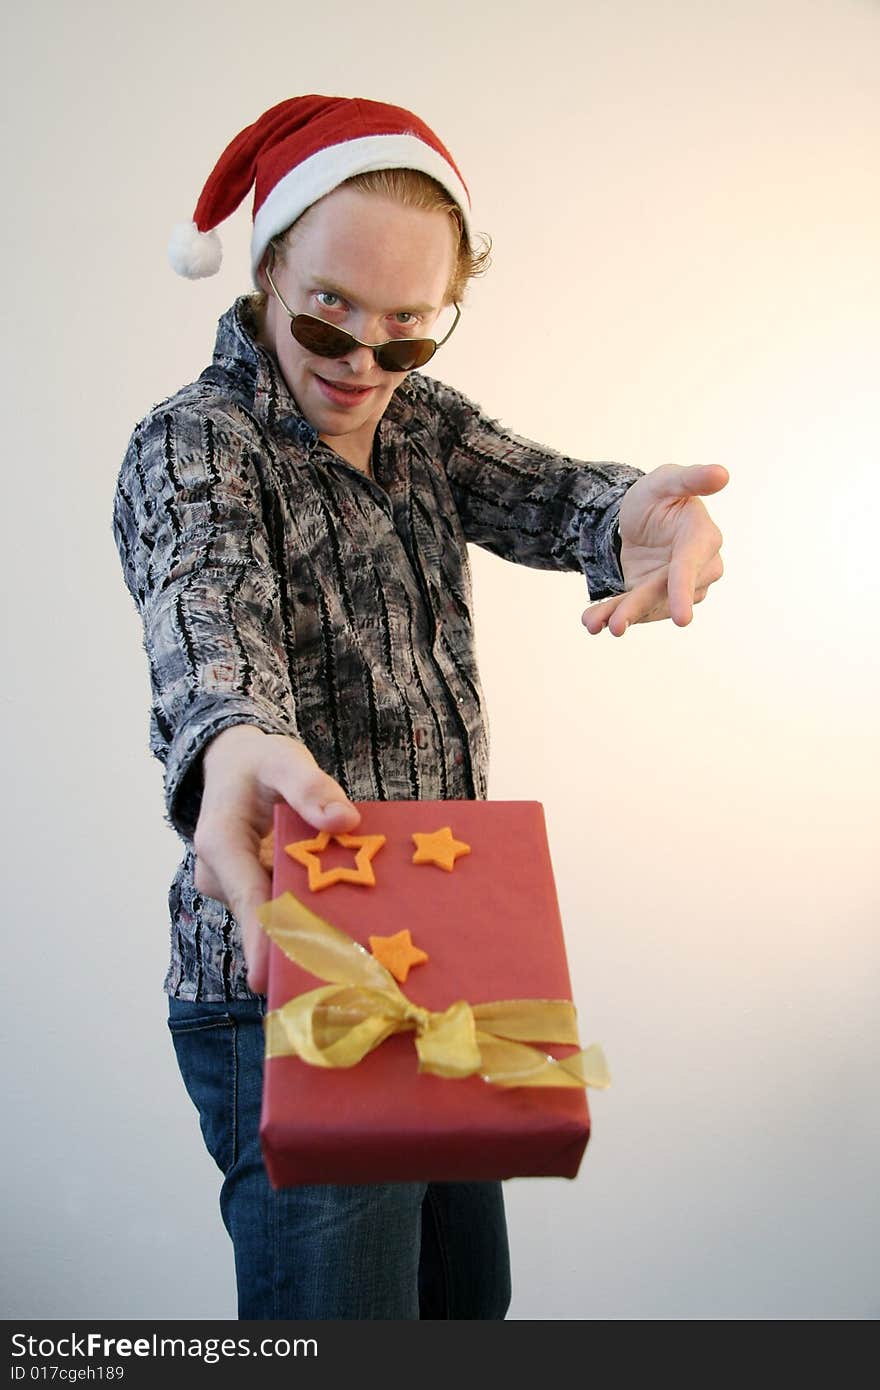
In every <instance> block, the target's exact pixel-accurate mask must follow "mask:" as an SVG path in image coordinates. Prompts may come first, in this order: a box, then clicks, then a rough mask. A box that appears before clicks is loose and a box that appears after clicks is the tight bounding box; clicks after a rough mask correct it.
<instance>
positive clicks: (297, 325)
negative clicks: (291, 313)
mask: <svg viewBox="0 0 880 1390" xmlns="http://www.w3.org/2000/svg"><path fill="white" fill-rule="evenodd" d="M290 331H291V333H292V334H293V336H294V338H295V339H296V341H297V342H298V343H299V345H300V347H304V348H305V349H306V351H307V352H313V353H315V355H316V356H317V357H343V356H344V355H345V353H347V352H350V351H351V349H352V345H353V343H354V339H353V338H352V337H351V336H350V334H348V333H346V332H345V331H344V329H342V328H336V327H335V325H334V324H332V323H323V322H322V320H321V319H310V318H306V317H305V315H303V314H297V316H296V318H295V319H291V321H290Z"/></svg>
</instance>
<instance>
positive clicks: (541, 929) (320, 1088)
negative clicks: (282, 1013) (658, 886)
mask: <svg viewBox="0 0 880 1390" xmlns="http://www.w3.org/2000/svg"><path fill="white" fill-rule="evenodd" d="M358 809H359V810H360V811H361V813H362V820H361V824H360V825H359V826H358V827H357V829H356V830H355V831H354V832H353V833H354V834H355V835H358V836H360V835H384V836H385V843H384V845H383V846H382V847H381V849H379V850H378V851H377V852H376V853H375V855H374V857H373V858H372V861H371V863H372V869H373V872H374V875H375V880H376V881H375V886H373V887H369V886H365V885H363V884H360V883H357V884H356V883H350V882H336V883H334V884H332V885H331V886H329V887H326V888H323V889H321V890H318V891H312V890H310V888H309V881H308V872H307V868H306V866H305V865H304V864H301V863H299V862H297V861H296V860H294V859H293V858H291V856H290V855H289V854H288V853H287V852H286V851H285V846H287V845H289V844H291V843H295V842H298V841H308V840H313V839H314V838H315V835H316V832H315V831H314V830H313V829H311V828H310V827H309V826H308V825H307V824H306V823H305V822H304V821H303V820H302V819H301V818H300V817H299V816H298V815H297V814H296V813H295V812H293V811H291V810H290V808H289V807H287V806H284V805H279V806H278V807H276V819H275V828H274V835H275V840H274V873H273V898H277V897H279V896H280V895H281V894H283V893H284V892H286V891H290V892H292V893H293V894H294V895H295V896H296V897H297V898H298V899H299V900H300V901H301V902H303V903H305V904H306V906H307V907H308V908H309V909H310V911H311V912H313V913H316V914H318V915H319V916H320V917H322V918H324V919H325V920H326V921H328V922H330V923H332V924H333V925H334V926H335V927H338V928H341V929H342V930H343V931H345V932H346V933H348V935H349V936H351V937H352V938H354V940H356V941H358V942H360V943H361V945H363V946H364V947H366V948H367V949H368V950H369V938H370V936H390V935H392V934H394V933H397V932H399V931H401V930H402V929H403V928H408V929H409V931H410V933H411V936H412V941H413V944H414V945H415V946H416V947H419V948H420V949H421V950H423V951H425V952H427V954H428V956H429V960H428V961H427V962H426V963H423V964H419V965H416V966H414V967H412V968H411V970H410V972H409V975H408V978H407V979H406V981H405V983H402V984H401V986H400V988H401V989H402V991H403V992H404V993H405V994H406V996H407V997H408V999H410V1000H412V1001H413V1002H414V1003H415V1004H417V1005H420V1006H422V1007H423V1008H426V1009H430V1010H443V1009H446V1008H447V1007H448V1006H449V1005H450V1004H453V1003H454V1002H455V1001H457V1000H460V999H466V1000H467V1001H468V1002H469V1003H471V1004H477V1003H481V1002H484V1001H493V1000H503V999H523V998H528V999H533V998H542V999H568V1000H570V999H571V986H570V983H569V976H568V967H567V963H566V957H565V947H564V943H563V934H562V925H561V922H560V916H559V907H558V903H557V898H556V890H555V886H554V880H553V871H552V867H551V861H550V853H549V848H548V844H547V834H546V827H545V822H544V813H543V809H542V807H541V805H540V804H539V803H537V802H519V801H517V802H509V801H508V802H504V801H500V802H491V801H433V802H431V801H403V802H365V803H359V806H358ZM445 826H448V827H449V828H450V829H451V831H452V835H453V837H454V838H455V839H456V840H458V841H461V842H464V843H466V844H467V845H469V846H470V852H469V853H468V854H466V855H462V856H461V857H458V858H456V859H455V861H454V863H453V865H452V869H451V870H449V871H447V870H446V869H443V868H441V867H438V866H436V865H435V864H431V863H426V864H414V863H413V855H414V853H415V844H414V842H413V838H412V836H413V834H414V832H420V833H425V832H433V831H436V830H438V829H441V828H442V827H445ZM355 853H356V851H355V850H353V849H352V848H348V849H345V848H343V847H342V846H340V845H339V844H337V843H334V842H332V841H331V843H330V845H329V846H328V848H327V850H326V851H323V852H322V853H321V854H320V855H319V856H318V858H319V867H320V868H321V869H322V870H325V871H327V870H330V869H332V868H333V867H340V866H343V865H348V866H349V867H353V866H354V863H355ZM324 983H325V982H324V981H323V980H319V979H316V977H315V976H314V975H311V974H309V973H308V972H307V971H305V970H303V969H302V968H300V967H299V966H297V965H295V964H294V963H293V962H291V961H290V960H288V959H287V957H286V956H285V955H284V954H283V953H282V951H281V950H279V948H278V947H277V946H276V945H275V944H274V943H273V944H272V946H271V958H270V967H269V990H268V1005H269V1009H270V1011H271V1010H274V1009H278V1008H280V1007H281V1006H282V1005H283V1004H285V1003H286V1002H287V1001H288V1000H289V999H291V998H292V997H293V996H294V995H299V994H302V993H303V992H304V991H308V990H313V989H315V988H316V987H317V986H319V985H321V984H324ZM540 1050H541V1051H542V1052H544V1053H546V1054H548V1055H552V1056H555V1057H564V1056H566V1055H569V1054H571V1053H572V1052H574V1051H575V1050H576V1049H575V1048H573V1047H571V1046H568V1047H565V1046H560V1045H557V1046H552V1045H547V1046H542V1047H541V1049H540ZM260 1133H261V1140H262V1145H263V1153H264V1158H265V1162H266V1168H267V1171H268V1173H269V1177H270V1180H271V1182H272V1184H273V1186H275V1187H276V1188H277V1187H288V1186H295V1185H298V1184H302V1183H353V1182H384V1181H395V1180H428V1181H443V1180H453V1181H477V1180H488V1179H502V1178H510V1177H516V1176H539V1175H543V1176H560V1177H567V1178H573V1177H574V1176H575V1175H576V1173H577V1171H578V1167H579V1164H580V1161H581V1158H582V1156H583V1152H584V1149H585V1147H586V1143H587V1139H588V1137H589V1112H588V1108H587V1101H586V1096H585V1093H584V1091H583V1090H581V1089H576V1088H568V1087H555V1086H554V1087H541V1088H534V1087H515V1088H506V1087H501V1086H497V1085H494V1084H491V1083H489V1082H486V1081H485V1080H483V1079H482V1078H481V1077H479V1076H467V1077H464V1078H460V1079H459V1078H448V1077H443V1076H435V1075H431V1074H428V1073H425V1072H419V1070H418V1059H417V1055H416V1051H415V1047H414V1045H413V1034H412V1033H404V1034H398V1035H395V1036H393V1037H390V1038H387V1039H386V1040H385V1041H384V1042H383V1043H381V1044H380V1046H379V1047H378V1048H377V1049H376V1050H375V1051H373V1052H371V1053H370V1054H369V1055H367V1056H366V1057H364V1059H363V1060H362V1061H361V1062H359V1063H358V1064H357V1065H356V1066H354V1067H346V1068H326V1067H317V1066H313V1065H310V1064H309V1063H306V1062H304V1061H302V1060H301V1059H300V1058H299V1057H277V1056H276V1057H271V1058H267V1060H266V1063H265V1079H264V1092H263V1110H262V1120H261V1127H260Z"/></svg>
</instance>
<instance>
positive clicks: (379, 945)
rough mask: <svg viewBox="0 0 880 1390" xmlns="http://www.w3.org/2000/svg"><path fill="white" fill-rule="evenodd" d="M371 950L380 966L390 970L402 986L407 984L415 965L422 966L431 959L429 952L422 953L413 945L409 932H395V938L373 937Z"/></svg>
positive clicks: (371, 938)
mask: <svg viewBox="0 0 880 1390" xmlns="http://www.w3.org/2000/svg"><path fill="white" fill-rule="evenodd" d="M370 950H371V951H372V952H373V955H374V956H375V957H376V960H377V961H378V962H379V964H380V965H384V966H385V969H386V970H390V971H391V974H392V975H393V976H394V978H395V980H399V981H400V983H401V984H405V983H406V977H407V975H408V974H409V972H410V970H411V969H412V967H413V966H414V965H422V964H424V962H425V961H426V960H428V959H429V956H428V953H427V951H420V950H419V948H418V946H414V945H413V943H412V937H411V936H410V934H409V932H408V931H399V932H395V934H394V936H371V937H370Z"/></svg>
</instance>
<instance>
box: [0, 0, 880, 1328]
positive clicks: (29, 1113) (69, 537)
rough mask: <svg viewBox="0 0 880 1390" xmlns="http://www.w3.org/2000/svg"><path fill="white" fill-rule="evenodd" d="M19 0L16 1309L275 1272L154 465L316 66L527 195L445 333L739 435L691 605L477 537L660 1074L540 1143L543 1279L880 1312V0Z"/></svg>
mask: <svg viewBox="0 0 880 1390" xmlns="http://www.w3.org/2000/svg"><path fill="white" fill-rule="evenodd" d="M6 28H7V42H6V44H5V45H4V52H3V55H2V59H0V61H2V65H3V73H2V82H0V91H2V94H3V99H4V101H5V102H7V103H8V108H9V109H8V112H7V113H6V115H5V117H4V120H3V123H2V139H3V142H4V154H3V168H4V175H3V187H4V191H5V194H6V200H5V202H6V212H5V215H4V216H3V218H2V236H3V239H4V255H3V262H2V264H3V274H4V280H5V289H4V294H3V310H4V312H3V326H4V335H3V336H4V340H5V341H4V352H5V357H4V361H3V370H2V380H3V385H4V388H5V392H6V396H7V400H6V404H5V408H4V417H3V422H4V435H5V448H4V459H3V464H2V468H3V484H2V495H3V508H2V512H3V518H2V519H3V526H4V533H5V538H4V542H3V552H2V553H3V559H4V568H5V574H4V579H3V596H4V600H5V604H6V610H7V611H6V621H7V625H8V635H7V636H6V639H5V651H6V653H7V656H6V662H5V677H4V681H3V710H4V716H5V717H4V719H3V732H4V735H5V740H6V752H5V757H6V763H5V768H6V773H5V778H4V783H5V795H4V797H3V815H4V827H3V833H2V843H3V847H4V851H5V852H6V854H7V855H8V867H7V870H6V878H5V896H6V904H7V907H6V919H7V941H8V946H7V955H6V979H7V987H6V988H7V1005H6V1009H5V1020H4V1021H5V1022H6V1023H7V1024H10V1025H11V1026H10V1032H9V1036H8V1040H7V1046H6V1048H5V1049H4V1060H5V1061H6V1062H7V1063H8V1065H9V1073H10V1091H11V1106H9V1105H7V1108H6V1118H7V1121H8V1122H9V1123H8V1128H7V1135H6V1142H5V1144H4V1148H3V1156H4V1160H5V1163H6V1165H7V1170H8V1171H7V1173H6V1176H5V1177H4V1180H3V1192H4V1197H5V1198H6V1200H7V1202H8V1212H7V1214H6V1216H5V1218H4V1227H5V1232H6V1234H5V1239H4V1242H3V1264H4V1271H3V1273H4V1280H5V1286H6V1287H5V1292H4V1294H3V1300H2V1304H3V1313H4V1315H5V1316H6V1317H20V1318H25V1317H27V1318H46V1319H48V1318H55V1317H57V1318H77V1319H79V1318H90V1319H95V1318H108V1319H109V1318H124V1317H140V1318H145V1319H158V1318H167V1317H188V1316H194V1317H201V1316H205V1317H229V1316H234V1293H233V1284H232V1275H231V1257H230V1252H229V1247H228V1241H227V1237H226V1234H225V1232H224V1231H223V1229H222V1226H221V1225H220V1220H219V1215H218V1214H217V1213H216V1200H215V1199H216V1191H217V1187H218V1183H219V1174H218V1173H217V1171H216V1169H214V1167H213V1165H212V1163H211V1160H210V1159H209V1158H208V1157H207V1155H206V1154H205V1153H204V1151H203V1149H202V1147H201V1139H200V1136H199V1134H198V1129H197V1124H196V1117H195V1112H194V1111H193V1110H192V1108H191V1106H190V1103H189V1101H188V1099H187V1097H186V1095H185V1093H184V1092H183V1089H182V1086H181V1084H180V1082H179V1078H178V1075H177V1072H176V1067H175V1063H174V1060H173V1056H172V1051H171V1047H170V1043H169V1041H168V1040H167V1037H166V1030H165V1023H164V999H163V996H162V993H161V982H162V977H163V974H164V969H165V960H166V950H167V927H166V907H165V893H166V887H167V881H168V880H169V878H170V876H171V873H172V870H173V866H174V864H175V862H176V857H177V844H176V841H175V839H174V836H173V835H172V833H171V832H170V831H169V830H168V829H167V827H165V826H164V824H163V820H162V798H161V780H160V770H159V767H158V764H155V763H154V762H153V761H152V760H151V758H150V756H149V754H148V751H147V723H146V712H147V695H148V687H147V673H146V663H145V660H144V657H143V654H142V652H141V650H140V631H139V626H138V622H137V619H136V615H135V612H134V609H133V606H132V604H131V602H130V600H129V598H128V595H127V593H126V592H125V590H124V588H123V585H122V580H121V574H120V571H119V566H118V562H117V558H116V554H115V550H114V547H113V542H112V538H111V534H110V507H111V497H112V492H113V486H114V482H115V477H116V472H117V468H118V465H119V461H120V459H121V456H122V453H123V451H124V448H125V445H126V442H127V439H128V435H129V433H130V430H131V428H132V426H133V424H134V422H135V421H136V419H138V418H139V417H140V415H141V414H143V412H144V411H145V410H146V409H147V408H148V407H149V406H150V405H151V404H152V403H153V402H154V401H157V400H159V399H161V398H162V397H163V396H165V395H166V394H168V393H170V392H171V391H173V390H174V389H176V388H177V387H178V386H179V385H181V384H182V383H183V382H184V381H187V380H191V379H192V378H193V377H194V376H195V375H197V374H198V372H199V371H200V370H201V368H202V366H203V365H205V363H206V362H207V360H208V358H209V355H210V349H211V346H212V343H213V335H214V326H215V322H216V319H217V317H218V316H219V315H220V313H221V312H222V311H223V310H224V309H225V308H226V306H227V305H228V303H230V302H231V300H232V299H233V298H234V296H235V295H236V294H237V293H239V292H241V291H242V290H244V289H246V288H247V286H248V280H247V245H248V239H249V226H250V218H249V204H248V208H247V210H245V209H242V210H241V212H240V213H239V214H238V215H237V216H236V217H235V218H233V219H231V220H230V222H229V223H228V224H227V225H226V226H225V227H224V229H223V231H222V235H223V240H224V244H225V248H226V259H225V262H224V267H223V270H222V272H221V274H220V275H219V276H218V277H217V278H216V279H215V280H213V281H208V282H201V283H198V284H190V283H187V282H185V281H182V280H179V279H178V278H177V277H175V276H174V275H173V274H172V272H171V271H170V269H169V268H168V267H167V264H166V262H165V245H166V241H167V235H168V231H169V229H170V227H171V225H172V224H173V223H174V222H175V221H176V220H178V219H179V218H182V217H186V216H189V215H190V214H191V211H192V208H193V206H194V204H195V200H196V196H197V194H198V192H199V190H200V188H201V184H202V181H203V179H204V178H205V176H206V175H207V173H208V171H209V170H210V168H211V166H212V165H213V162H214V160H215V159H216V157H217V155H218V154H219V153H220V151H221V149H222V148H223V146H224V145H225V144H226V142H227V141H228V140H229V139H230V138H231V136H232V135H233V134H234V133H235V132H237V131H238V130H239V129H241V128H242V126H244V125H246V124H248V123H249V122H250V121H251V120H253V119H255V117H256V116H257V115H258V114H259V113H260V112H261V111H262V110H264V109H265V108H266V107H267V106H269V105H271V104H273V103H274V102H276V101H279V100H281V99H282V98H284V97H286V96H290V95H294V94H296V93H299V92H306V91H318V92H328V93H341V94H345V95H363V96H369V97H373V98H379V99H386V100H390V101H394V102H398V103H400V104H403V105H405V106H410V107H412V108H414V109H416V110H417V111H418V112H419V113H420V114H421V115H422V116H423V117H424V118H425V119H426V120H427V121H428V122H429V123H430V124H432V125H433V126H434V127H435V128H436V130H437V131H438V133H439V134H440V135H441V138H443V139H445V141H446V142H447V144H448V145H449V147H450V148H451V149H452V151H453V153H454V154H455V156H456V158H457V160H458V161H459V163H460V164H461V166H462V168H463V171H464V173H465V177H466V178H467V179H468V181H469V183H470V185H471V187H472V190H473V193H474V203H475V222H476V225H477V226H478V227H481V228H484V229H485V230H487V231H489V232H490V233H491V234H492V236H493V238H494V241H495V259H494V267H493V269H492V271H491V272H490V274H489V276H488V278H486V279H485V281H483V282H482V283H481V284H479V285H478V286H477V287H476V288H475V289H474V290H473V292H472V295H471V298H470V303H469V308H468V310H467V314H466V318H465V320H464V322H463V323H462V325H461V327H460V329H459V332H458V334H457V336H456V337H455V338H454V339H453V341H452V342H451V343H450V345H449V346H448V347H447V348H444V350H443V355H442V371H441V366H440V359H439V358H438V363H437V368H436V370H437V372H438V374H441V375H444V376H445V377H446V379H447V380H449V381H451V382H452V383H453V384H455V385H457V386H459V387H461V388H462V389H464V390H466V391H467V392H468V393H469V394H470V395H471V396H472V397H474V398H475V399H477V400H479V401H480V402H481V403H482V404H483V405H484V406H485V407H486V408H487V409H488V410H490V411H491V412H492V413H493V414H495V415H497V416H500V417H501V418H502V419H503V420H504V421H505V422H506V423H508V424H509V425H510V426H511V427H512V428H514V429H516V430H517V431H518V432H520V433H523V434H526V435H529V436H531V437H533V438H536V439H539V440H541V441H542V442H545V443H548V444H552V445H554V446H557V447H559V448H562V449H564V450H565V451H567V452H571V453H573V454H574V455H576V456H580V457H585V458H598V459H602V458H605V459H607V458H612V459H618V460H621V461H627V462H632V463H634V464H636V465H638V466H640V467H642V468H644V469H651V468H653V467H655V466H657V465H659V464H661V463H665V462H669V461H674V462H678V463H682V464H690V463H698V462H717V463H723V464H724V465H725V466H726V467H727V468H729V470H730V474H731V483H730V486H729V487H728V489H727V491H726V492H725V493H723V494H721V495H720V496H719V497H718V498H717V499H715V500H714V502H713V503H712V504H711V510H712V512H713V515H714V516H715V517H716V519H717V520H718V522H719V524H720V526H721V527H722V529H723V531H724V533H725V538H726V539H725V558H726V565H727V572H726V576H725V578H724V581H723V583H722V584H721V585H718V586H717V587H716V590H715V591H714V592H713V593H712V595H711V596H710V599H709V600H708V601H707V602H706V603H705V604H704V605H703V606H702V607H701V608H700V609H698V610H697V616H696V620H695V622H694V623H693V625H692V626H691V627H690V628H688V629H686V630H678V629H676V628H674V627H672V625H671V624H655V625H652V626H650V627H644V628H639V629H635V630H631V631H630V632H629V633H628V634H627V636H626V637H625V638H624V639H623V640H622V641H615V640H614V639H612V638H610V637H609V636H608V634H607V633H606V634H604V635H603V636H602V637H601V638H597V639H592V638H589V637H588V636H587V634H586V632H585V631H584V630H583V629H582V628H581V626H580V622H579V618H580V613H581V610H582V608H583V606H584V592H583V585H582V583H581V581H580V580H579V579H578V578H577V577H575V576H555V575H545V574H539V573H536V572H529V571H518V570H517V569H515V568H514V567H513V566H510V565H506V564H504V563H503V562H501V561H498V560H495V559H493V558H492V557H489V556H484V555H482V554H476V555H475V556H474V566H475V580H476V586H477V601H478V623H479V627H478V637H479V645H480V651H481V654H482V662H483V670H484V677H485V684H486V687H487V693H488V696H489V700H490V710H491V712H492V715H493V756H494V765H493V779H492V785H491V794H492V795H493V796H495V797H496V798H515V799H516V798H523V799H532V798H534V799H538V800H541V801H543V803H544V804H545V807H546V811H547V817H548V822H549V827H550V834H551V845H552V850H553V855H554V862H555V867H556V873H557V879H558V888H559V894H560V900H561V905H562V911H563V918H564V921H565V924H566V930H567V937H568V942H569V947H570V956H571V965H572V973H573V980H574V989H575V997H576V1000H577V1002H578V1005H579V1009H580V1013H581V1017H582V1020H583V1031H584V1036H585V1038H586V1039H593V1038H595V1039H599V1040H601V1041H602V1043H603V1044H604V1046H605V1048H606V1051H607V1054H608V1057H609V1059H610V1063H611V1066H612V1070H613V1073H614V1078H615V1084H614V1087H613V1089H612V1090H611V1091H610V1092H608V1093H606V1094H603V1095H599V1096H595V1097H593V1098H592V1111H593V1117H594V1137H593V1139H592V1141H591V1145H590V1148H589V1149H588V1152H587V1156H586V1158H585V1161H584V1164H583V1167H582V1170H581V1174H580V1176H579V1178H578V1179H577V1181H576V1182H575V1183H573V1184H567V1183H565V1182H563V1181H561V1180H541V1181H522V1180H521V1181H518V1182H513V1183H511V1184H510V1185H509V1187H508V1202H509V1218H510V1225H511V1231H512V1241H513V1252H514V1278H515V1296H514V1303H513V1307H512V1313H511V1315H512V1316H513V1317H516V1318H536V1319H548V1318H566V1319H582V1318H613V1319H635V1318H664V1319H666V1318H672V1319H690V1318H776V1319H778V1318H868V1317H876V1316H877V1314H878V1312H880V1293H878V1284H877V1263H876V1251H877V1246H878V1236H880V1231H878V1224H880V1221H878V1204H877V1196H876V1175H877V1163H878V1157H880V1152H878V1150H880V1131H878V1121H877V1113H878V1107H877V1081H876V1077H877V1066H878V1061H880V1046H878V1028H877V1006H876V990H877V973H878V972H877V960H878V951H877V945H876V934H877V933H876V928H877V921H878V890H877V868H876V864H877V824H878V817H877V809H878V808H877V795H876V791H875V781H876V775H877V752H878V735H877V711H878V684H880V683H878V656H877V624H876V618H877V605H878V600H880V588H878V578H877V569H878V566H877V545H878V532H880V526H878V523H880V508H878V487H877V475H876V469H877V465H878V462H880V459H878V452H880V450H878V444H880V429H878V405H877V385H878V380H880V354H878V321H880V283H878V247H880V192H878V155H880V109H878V81H877V77H878V72H880V4H878V3H876V0H875V2H874V3H869V2H868V0H737V3H736V4H734V5H722V4H708V3H700V0H663V3H652V2H651V0H578V3H575V0H541V3H540V4H539V3H537V0H521V2H520V3H517V2H516V0H506V3H504V4H503V5H502V4H501V3H500V0H486V3H484V4H483V5H474V4H472V3H471V2H470V0H446V3H443V2H442V0H441V3H438V4H437V5H435V6H430V7H427V6H409V7H406V8H403V9H401V7H400V6H394V5H386V6H384V7H383V6H380V7H376V6H363V5H356V4H353V3H350V0H324V2H323V3H321V4H313V5H306V4H301V5H295V6H292V5H290V4H281V3H278V0H265V3H264V4H262V5H261V6H259V7H253V6H241V5H238V4H231V3H228V0H211V2H210V3H201V0H183V3H171V2H170V0H155V2H154V3H153V4H152V5H151V6H150V7H137V8H136V7H135V6H132V5H119V4H110V3H97V0H96V2H95V3H92V4H90V5H88V6H75V5H69V4H66V3H61V2H60V0H55V2H54V3H39V0H37V2H36V3H34V4H32V5H31V6H30V7H28V8H25V7H18V8H17V9H16V11H15V14H14V16H12V17H9V18H7V22H6ZM573 329H574V330H576V333H573V332H572V330H573ZM578 339H579V341H578Z"/></svg>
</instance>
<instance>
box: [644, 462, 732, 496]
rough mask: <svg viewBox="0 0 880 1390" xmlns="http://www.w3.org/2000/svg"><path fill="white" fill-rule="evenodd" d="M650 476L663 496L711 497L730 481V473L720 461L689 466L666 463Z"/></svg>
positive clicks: (659, 493)
mask: <svg viewBox="0 0 880 1390" xmlns="http://www.w3.org/2000/svg"><path fill="white" fill-rule="evenodd" d="M650 477H651V480H652V482H654V483H655V486H656V491H657V493H658V495H660V496H662V497H711V495H712V494H713V493H714V492H720V491H721V489H722V488H724V487H727V484H728V482H729V481H730V474H729V473H728V471H727V469H726V468H724V467H723V466H722V465H721V464H720V463H695V464H693V465H691V467H689V468H682V467H681V466H680V465H679V464H676V463H666V464H663V465H662V467H660V468H655V469H654V471H653V472H652V473H651V474H650Z"/></svg>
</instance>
